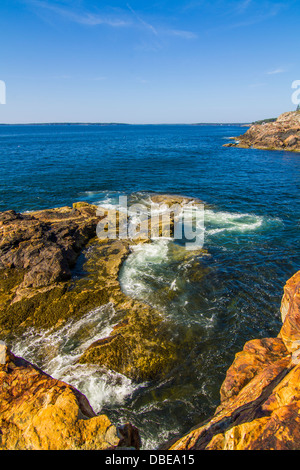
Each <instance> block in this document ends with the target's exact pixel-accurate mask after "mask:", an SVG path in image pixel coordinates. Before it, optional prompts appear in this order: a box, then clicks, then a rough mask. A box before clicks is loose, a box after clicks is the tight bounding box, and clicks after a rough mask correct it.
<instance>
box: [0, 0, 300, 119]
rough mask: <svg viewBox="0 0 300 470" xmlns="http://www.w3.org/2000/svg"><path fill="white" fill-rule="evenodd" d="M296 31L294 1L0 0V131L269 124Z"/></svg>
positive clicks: (280, 108)
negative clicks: (18, 126)
mask: <svg viewBox="0 0 300 470" xmlns="http://www.w3.org/2000/svg"><path fill="white" fill-rule="evenodd" d="M299 32H300V2H299V0H293V1H292V0H287V1H276V0H275V1H269V0H260V1H258V0H229V1H225V0H211V1H209V2H207V1H201V0H199V1H198V0H187V1H179V0H161V1H157V2H156V1H151V0H149V1H143V0H139V1H137V0H128V1H126V0H125V1H95V0H73V1H71V0H53V1H50V0H1V2H0V38H1V49H0V51H1V62H0V80H3V81H4V82H5V84H6V93H7V95H6V104H5V105H2V104H1V105H0V122H2V123H28V122H127V123H137V124H147V123H195V122H250V121H253V120H256V119H261V118H267V117H275V116H278V115H279V114H280V113H282V112H284V111H289V110H294V109H295V105H294V104H293V103H292V101H291V95H292V93H293V90H292V88H291V86H292V82H293V81H294V80H300V60H299V59H300V58H299V39H300V37H299V36H300V34H299Z"/></svg>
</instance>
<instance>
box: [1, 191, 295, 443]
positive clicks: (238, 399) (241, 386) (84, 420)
mask: <svg viewBox="0 0 300 470" xmlns="http://www.w3.org/2000/svg"><path fill="white" fill-rule="evenodd" d="M174 201H175V202H177V203H179V204H184V203H185V202H186V198H180V197H179V198H175V199H174V197H171V198H170V197H168V196H166V195H162V196H156V202H159V203H161V202H163V203H165V204H166V205H167V206H168V205H171V204H172V203H173V202H174ZM108 216H109V211H108ZM98 221H99V215H97V208H96V206H92V205H90V204H87V203H75V204H74V205H73V207H64V208H59V209H52V210H44V211H36V212H32V213H28V214H17V213H15V212H14V211H7V212H3V213H1V214H0V233H1V239H0V340H2V342H5V344H4V343H2V345H0V357H2V359H3V360H2V361H1V362H2V364H1V363H0V449H51V450H52V449H116V448H121V447H122V448H124V447H125V448H135V449H139V448H140V447H141V442H140V437H139V432H138V430H137V429H136V428H135V427H134V426H133V425H131V424H130V423H125V424H124V425H123V426H115V425H114V424H112V423H111V421H110V420H109V418H108V417H107V416H105V415H103V414H102V415H96V414H95V413H94V411H93V410H92V408H91V406H90V404H89V403H88V400H87V399H86V397H85V396H84V395H82V393H80V392H79V391H78V390H76V389H75V388H74V387H73V386H71V385H68V384H67V383H65V382H62V381H59V380H56V379H54V378H52V377H50V376H49V375H48V374H46V373H44V372H43V371H42V370H41V369H39V368H38V367H37V366H35V365H33V364H31V363H29V362H28V361H26V360H25V359H22V358H19V357H16V356H15V355H14V354H13V353H12V352H11V351H13V345H14V341H16V340H17V338H18V336H21V335H22V333H23V332H24V331H26V329H28V328H29V327H33V328H35V329H45V328H47V329H52V330H53V331H58V332H59V329H60V328H61V327H62V325H65V324H66V323H67V321H68V320H69V319H70V318H81V317H83V316H84V315H86V314H87V313H88V312H90V311H91V310H92V309H93V308H96V307H99V306H101V305H106V304H108V303H110V304H111V305H112V306H113V308H114V311H115V326H114V328H113V329H112V331H111V333H110V334H109V336H107V337H106V338H103V339H100V340H97V341H95V342H94V343H92V344H91V345H90V346H89V347H88V348H87V349H86V350H85V351H84V352H83V354H82V355H81V357H80V358H79V360H78V362H79V363H80V364H89V363H92V364H99V365H101V366H104V367H107V368H109V369H111V370H114V371H116V372H119V373H121V374H123V375H125V376H126V377H129V378H130V379H132V380H134V381H136V382H140V381H144V380H157V379H161V378H162V377H166V376H167V374H168V372H169V370H170V369H171V368H172V367H174V365H175V364H176V363H178V361H180V360H181V355H184V354H185V350H184V347H183V348H182V347H181V348H180V349H178V348H177V344H176V335H174V331H173V330H174V325H172V323H171V322H169V321H168V320H166V319H165V318H163V316H162V315H161V314H160V312H159V311H156V310H155V309H153V308H151V307H150V306H149V305H146V304H143V303H142V302H139V301H136V300H133V299H131V298H129V297H127V296H126V295H125V294H124V293H123V292H122V290H121V287H120V284H119V279H118V274H119V270H120V267H121V265H122V263H123V261H124V260H125V259H126V257H127V256H128V255H129V253H130V246H131V245H132V244H136V243H145V242H146V243H147V242H150V241H147V240H146V241H145V240H139V239H136V240H134V241H133V240H119V239H117V240H99V239H98V238H97V237H96V226H97V223H98ZM163 230H164V227H163V226H162V227H160V231H161V232H163ZM83 253H84V263H83V272H82V275H81V276H78V277H76V278H74V277H73V275H72V273H73V270H74V267H75V266H76V262H78V259H80V256H82V254H83ZM179 255H180V256H186V257H189V256H192V255H191V254H190V253H189V252H188V251H185V253H184V255H183V253H180V254H179ZM199 269H200V270H201V267H199ZM299 291H300V271H299V272H298V273H297V274H295V275H294V276H293V277H292V278H291V279H290V280H289V281H288V282H287V284H286V286H285V289H284V296H283V299H282V306H281V313H282V321H283V326H282V328H281V330H280V333H279V335H278V337H277V338H266V339H262V340H252V341H250V342H248V343H247V344H246V345H245V347H244V350H243V351H242V352H241V353H238V354H237V355H236V358H235V360H234V362H233V364H232V366H231V367H230V368H229V370H228V372H227V375H226V378H225V381H224V383H223V385H222V387H221V391H220V396H221V402H220V405H219V407H218V408H217V410H216V413H215V415H214V416H213V417H212V418H211V419H210V420H208V421H207V422H206V423H204V424H202V425H199V426H197V427H195V428H194V429H193V430H192V431H191V432H190V433H188V434H187V435H186V436H184V437H180V438H178V439H175V440H174V441H173V442H172V443H168V444H165V446H164V448H165V449H172V450H181V449H182V450H183V449H188V450H197V449H290V448H292V449H297V448H299V447H300V433H299V432H298V430H297V428H298V425H299V423H298V421H299V417H298V416H299V409H300V388H299V387H298V383H299V380H298V379H299V377H298V376H299V374H300V366H299V365H298V351H299V344H300V343H299V341H300V316H299V315H300V297H299ZM174 338H175V339H174ZM187 348H188V344H187Z"/></svg>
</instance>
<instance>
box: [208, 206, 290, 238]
mask: <svg viewBox="0 0 300 470" xmlns="http://www.w3.org/2000/svg"><path fill="white" fill-rule="evenodd" d="M279 224H281V220H280V219H278V218H271V217H264V216H261V215H256V214H248V213H244V214H241V213H234V212H226V211H214V210H205V233H206V235H216V234H219V233H246V232H250V233H251V232H255V231H256V230H264V229H266V230H268V229H272V228H274V227H275V226H278V225H279Z"/></svg>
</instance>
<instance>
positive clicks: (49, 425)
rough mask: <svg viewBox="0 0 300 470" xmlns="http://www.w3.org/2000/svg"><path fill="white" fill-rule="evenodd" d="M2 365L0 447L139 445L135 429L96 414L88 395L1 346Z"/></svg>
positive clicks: (44, 448) (34, 448) (38, 447)
mask: <svg viewBox="0 0 300 470" xmlns="http://www.w3.org/2000/svg"><path fill="white" fill-rule="evenodd" d="M3 362H4V363H2V364H0V430H1V432H0V449H1V450H113V449H118V448H131V449H132V448H134V449H139V447H140V437H139V433H138V430H137V429H136V428H135V427H134V426H132V425H131V424H129V423H127V424H125V425H124V426H120V427H116V426H114V425H113V424H112V423H111V421H110V420H109V418H108V417H107V416H106V415H104V414H102V415H98V416H97V415H96V414H95V413H94V411H93V410H92V408H91V406H90V404H89V402H88V400H87V398H86V397H85V396H84V395H83V394H82V393H80V392H79V391H78V390H76V389H75V388H74V387H72V386H70V385H68V384H66V383H64V382H61V381H59V380H55V379H53V378H52V377H50V376H49V375H47V374H45V373H44V372H43V371H41V370H40V369H39V368H37V367H36V366H34V365H33V364H30V363H29V362H27V361H25V360H24V359H22V358H19V357H16V356H14V355H13V354H12V353H11V352H10V351H9V350H6V351H5V361H3Z"/></svg>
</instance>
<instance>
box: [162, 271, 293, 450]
mask: <svg viewBox="0 0 300 470" xmlns="http://www.w3.org/2000/svg"><path fill="white" fill-rule="evenodd" d="M299 293H300V271H298V272H297V273H296V274H295V275H294V276H293V277H292V278H291V279H290V280H289V281H288V282H287V283H286V285H285V287H284V295H283V298H282V303H281V314H282V320H283V326H282V328H281V331H280V333H279V335H278V337H277V338H265V339H260V340H252V341H249V342H248V343H246V345H245V347H244V349H243V351H242V352H240V353H238V354H237V355H236V357H235V360H234V362H233V364H232V365H231V367H230V368H229V369H228V371H227V374H226V378H225V380H224V382H223V384H222V387H221V392H220V395H221V403H220V406H219V407H218V408H217V410H216V412H215V414H214V416H213V417H212V418H211V419H210V420H208V421H207V422H205V423H203V424H200V425H199V426H196V427H195V428H194V429H192V430H191V431H190V432H189V433H187V434H186V435H185V436H183V437H181V438H179V439H178V440H177V441H175V442H173V443H172V445H170V446H169V448H170V449H171V450H298V449H300V364H299V362H300V361H299V356H300V354H299V352H300V341H299V340H300V317H299V313H300V311H299V305H300V296H299Z"/></svg>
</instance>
